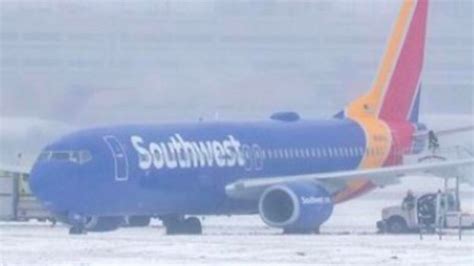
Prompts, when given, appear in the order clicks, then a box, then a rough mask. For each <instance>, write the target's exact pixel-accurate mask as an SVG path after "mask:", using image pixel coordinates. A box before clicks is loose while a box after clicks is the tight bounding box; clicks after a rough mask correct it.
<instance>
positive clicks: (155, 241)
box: [0, 189, 474, 266]
mask: <svg viewBox="0 0 474 266" xmlns="http://www.w3.org/2000/svg"><path fill="white" fill-rule="evenodd" d="M430 190H431V189H430ZM394 191H395V192H394ZM397 191H399V192H397ZM401 191H402V189H398V190H380V191H375V192H373V193H371V194H369V195H367V196H364V197H362V198H361V199H357V200H354V201H351V202H348V203H344V204H341V205H338V206H337V207H336V209H335V212H334V214H333V216H332V217H331V219H330V220H329V221H328V222H327V223H326V224H325V225H324V226H323V228H322V234H321V235H291V236H288V235H281V234H280V231H279V230H276V229H271V228H268V227H267V226H265V225H264V224H263V223H262V222H261V221H260V218H259V217H258V215H257V216H233V217H205V219H204V220H203V227H204V234H203V235H202V236H166V235H164V229H163V228H162V227H161V225H160V223H159V222H158V221H156V222H155V223H154V224H153V225H152V226H151V227H147V228H123V229H120V230H118V231H115V232H110V233H89V234H87V235H83V236H69V235H68V234H67V228H65V227H63V226H60V225H58V226H56V227H50V226H49V225H48V224H43V223H35V222H30V223H7V222H2V223H0V263H1V264H2V265H17V264H21V265H32V264H37V265H51V264H54V265H57V264H61V265H81V266H83V265H97V264H100V265H103V264H107V265H117V264H122V265H143V264H148V265H150V264H153V265H155V264H215V265H221V264H236V265H240V264H246V265H248V264H250V265H259V264H264V263H269V264H319V265H349V264H350V265H354V264H356V265H430V266H431V265H474V232H468V231H466V232H465V233H464V234H463V239H462V240H461V241H460V240H458V236H457V231H456V230H451V231H447V232H446V235H444V237H443V240H439V239H438V236H437V235H425V236H424V239H423V240H420V239H419V235H417V234H413V235H379V234H376V229H375V225H374V224H375V222H376V221H377V220H378V219H379V215H380V209H381V208H383V207H385V206H388V205H392V204H398V203H399V199H400V197H401V196H402V195H403V192H401ZM469 195H471V194H469ZM382 197H383V200H381V198H382ZM472 203H473V201H472V198H471V197H470V196H469V200H468V201H466V200H465V201H464V205H466V207H472V206H473V205H472Z"/></svg>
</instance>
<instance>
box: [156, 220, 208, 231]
mask: <svg viewBox="0 0 474 266" xmlns="http://www.w3.org/2000/svg"><path fill="white" fill-rule="evenodd" d="M162 220H163V225H164V226H165V227H166V234H167V235H200V234H201V233H202V226H201V222H200V221H199V219H198V218H196V217H189V218H187V219H183V218H181V217H166V218H163V219H162Z"/></svg>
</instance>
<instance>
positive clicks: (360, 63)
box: [0, 0, 474, 125]
mask: <svg viewBox="0 0 474 266" xmlns="http://www.w3.org/2000/svg"><path fill="white" fill-rule="evenodd" d="M472 2H473V1H471V0H454V1H453V0H450V1H448V0H437V1H436V0H435V1H431V6H430V13H429V28H428V39H427V50H426V51H427V53H426V61H425V71H424V72H425V73H424V79H423V99H422V112H423V113H434V112H442V113H464V114H472V113H474V111H473V102H474V87H473V73H474V63H473V24H474V23H473V3H472ZM400 4H401V1H400V0H391V1H390V0H389V1H376V0H372V1H369V0H363V1H349V0H346V1H333V0H331V1H301V2H298V1H282V0H273V1H211V0H209V1H169V2H168V1H93V2H87V1H57V2H51V1H49V2H44V1H43V2H41V1H8V0H7V1H1V7H0V10H1V23H0V25H1V36H0V38H1V39H0V40H1V50H0V52H1V76H0V79H1V87H0V89H1V94H0V114H1V115H2V116H9V117H11V116H27V117H39V118H44V119H53V120H60V121H63V122H66V123H75V124H82V125H90V124H104V123H105V124H108V123H126V122H144V121H147V122H162V121H170V120H188V121H189V120H196V119H197V118H198V117H201V116H204V117H206V118H212V117H214V114H216V113H218V114H219V117H220V119H256V118H257V119H259V118H265V117H267V116H268V115H270V114H271V113H272V112H273V111H279V110H295V111H298V112H300V113H301V114H302V116H304V117H308V118H313V117H327V116H330V115H332V114H333V113H336V112H337V111H339V110H340V109H341V108H343V106H344V105H345V104H346V103H347V102H349V101H350V100H352V99H354V98H355V97H356V96H357V95H359V94H361V93H363V92H364V91H366V90H367V89H368V88H369V87H370V85H371V82H372V79H373V77H374V75H375V71H376V69H377V66H378V63H379V60H380V58H381V56H382V53H383V51H384V47H385V43H386V41H387V38H388V35H389V33H390V30H391V26H392V23H393V22H394V20H395V17H396V15H397V13H398V10H399V7H400Z"/></svg>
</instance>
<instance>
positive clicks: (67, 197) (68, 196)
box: [29, 152, 77, 212]
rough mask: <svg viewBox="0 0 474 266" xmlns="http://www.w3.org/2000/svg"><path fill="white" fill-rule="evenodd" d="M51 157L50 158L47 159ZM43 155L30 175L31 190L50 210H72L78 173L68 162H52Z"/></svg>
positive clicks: (45, 154)
mask: <svg viewBox="0 0 474 266" xmlns="http://www.w3.org/2000/svg"><path fill="white" fill-rule="evenodd" d="M47 156H49V158H46V157H47ZM51 156H52V154H51V153H50V154H47V152H46V153H42V155H40V157H39V158H38V160H37V162H36V163H35V165H34V166H33V169H32V170H31V173H30V178H29V183H30V188H31V191H32V192H33V194H34V195H35V197H37V198H38V199H39V200H40V201H41V202H42V203H43V204H44V205H45V207H47V208H48V209H50V210H51V211H53V212H62V211H65V210H67V209H68V208H70V206H71V203H72V199H74V197H75V194H76V191H77V187H76V183H77V171H76V170H75V169H74V165H72V164H71V163H70V162H68V161H66V160H52V159H51V158H50V157H51Z"/></svg>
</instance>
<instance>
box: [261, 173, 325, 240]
mask: <svg viewBox="0 0 474 266" xmlns="http://www.w3.org/2000/svg"><path fill="white" fill-rule="evenodd" d="M258 207H259V213H260V217H261V218H262V220H263V221H264V222H265V223H266V224H267V225H269V226H272V227H279V228H283V229H284V230H285V231H287V232H311V231H314V230H316V229H319V226H320V225H321V224H323V223H324V222H325V221H327V220H328V219H329V217H330V216H331V214H332V210H333V203H332V200H331V196H330V195H329V193H328V191H327V190H326V189H324V188H323V187H321V186H319V185H316V184H313V183H310V182H298V183H288V184H282V185H275V186H272V187H269V188H268V189H266V190H265V191H264V192H263V194H262V196H261V197H260V201H259V206H258Z"/></svg>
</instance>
